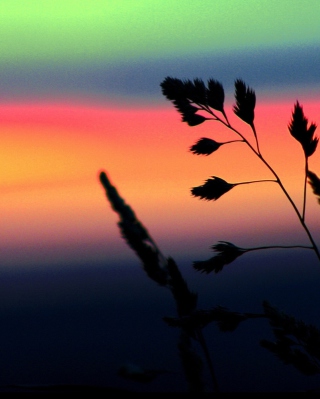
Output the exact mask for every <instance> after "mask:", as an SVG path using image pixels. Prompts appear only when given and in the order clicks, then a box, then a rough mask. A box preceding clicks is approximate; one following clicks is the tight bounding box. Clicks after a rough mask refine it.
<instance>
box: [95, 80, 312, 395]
mask: <svg viewBox="0 0 320 399" xmlns="http://www.w3.org/2000/svg"><path fill="white" fill-rule="evenodd" d="M160 86H161V89H162V94H163V95H164V96H165V97H166V98H167V99H168V100H169V101H171V102H172V103H173V105H174V107H175V108H176V110H177V111H178V112H179V113H180V114H181V117H182V122H185V123H187V124H188V125H189V126H191V127H195V126H197V125H200V124H202V123H207V122H212V121H213V122H215V123H219V124H222V125H223V126H224V127H225V128H226V129H229V130H231V131H232V132H233V133H234V134H235V136H236V137H235V139H234V140H229V141H225V142H217V141H215V140H214V139H211V138H207V137H202V138H201V139H199V140H198V141H197V142H196V143H195V144H194V145H192V146H191V147H190V151H191V152H192V153H193V154H195V155H198V156H203V155H204V156H211V155H212V154H213V153H215V152H216V151H218V150H219V148H220V147H221V146H222V145H227V144H232V143H234V142H241V143H243V145H246V146H248V147H249V149H250V150H251V151H252V152H253V153H254V154H255V155H256V156H257V157H258V158H259V160H260V161H261V162H262V163H263V164H264V166H265V167H266V169H267V170H269V172H271V174H272V175H273V179H262V180H254V181H243V182H235V183H229V182H226V181H225V180H224V179H222V178H220V177H217V176H211V177H210V178H209V179H207V180H206V181H205V183H204V184H203V185H200V186H196V187H193V188H192V189H191V194H192V195H193V196H194V197H196V198H199V199H201V200H206V201H216V200H218V199H219V198H220V197H222V196H223V195H226V194H227V193H228V192H229V191H230V190H231V189H234V188H235V187H236V186H238V185H245V184H257V183H266V184H270V183H274V184H277V185H278V187H279V188H280V190H281V191H282V193H283V194H284V196H285V197H286V199H287V201H288V203H289V204H290V206H291V207H292V209H293V211H294V213H295V215H296V217H297V218H298V220H299V222H300V224H301V227H302V229H303V230H304V232H305V233H306V235H307V237H308V240H309V242H310V245H309V246H306V245H289V246H288V245H286V246H283V245H273V246H260V247H251V248H250V247H248V248H241V247H238V246H236V245H235V244H233V243H231V242H228V241H219V242H218V243H216V244H214V245H213V246H212V247H211V249H212V250H213V251H214V252H215V255H214V256H213V257H211V258H210V259H208V260H198V261H194V262H193V268H194V269H195V270H196V271H199V272H203V273H205V274H209V273H212V272H214V273H218V272H222V270H223V269H224V267H225V266H226V265H228V264H230V263H232V262H234V261H235V260H236V259H237V258H238V257H239V256H243V255H244V254H246V253H248V252H251V251H258V250H260V251H264V250H267V249H273V248H280V249H281V248H285V249H288V248H291V249H295V248H302V249H305V250H309V251H310V250H311V251H313V253H314V254H315V256H316V257H317V259H318V260H319V262H320V252H319V249H318V246H317V244H316V242H315V240H314V238H313V236H312V234H311V232H310V229H309V227H308V225H307V223H306V220H305V212H306V193H307V183H308V182H309V184H310V186H311V188H312V190H313V193H314V195H316V196H317V197H318V201H319V203H320V179H319V178H318V176H317V175H316V174H315V173H314V172H312V171H310V170H309V164H308V160H309V157H310V156H312V155H313V154H314V153H315V151H316V149H317V145H318V138H317V137H316V136H315V131H316V128H317V126H316V124H315V123H311V124H309V123H308V119H307V118H306V116H305V115H304V111H303V108H302V106H301V105H300V103H299V102H298V101H297V102H296V103H295V104H294V109H293V111H292V117H291V120H290V122H289V124H288V130H289V133H290V134H291V136H292V137H293V138H294V139H295V140H297V141H298V142H299V143H300V145H301V147H302V150H303V158H304V170H305V173H304V181H303V186H302V192H303V205H302V209H301V210H299V209H298V206H297V205H296V203H295V202H294V201H293V199H292V197H291V196H290V194H289V192H288V191H287V189H286V187H285V186H284V184H283V182H282V181H281V179H280V177H279V176H278V174H277V172H276V171H275V169H274V168H273V167H272V166H271V165H270V164H269V162H268V161H267V160H266V159H265V157H264V156H263V153H262V150H261V149H260V145H259V137H258V133H257V131H256V128H255V125H254V111H255V106H256V95H255V92H254V90H253V89H252V88H250V87H249V86H247V84H246V83H245V82H243V80H241V79H237V80H235V83H234V86H235V93H234V97H235V105H234V106H233V112H234V114H235V115H236V116H237V117H238V118H240V119H241V120H242V121H243V122H244V123H246V124H248V125H249V126H250V128H251V130H252V134H253V137H254V143H255V144H254V145H252V144H251V142H250V140H249V138H247V137H246V136H245V135H244V134H243V133H241V132H240V131H239V130H237V129H235V128H234V127H233V126H232V125H231V124H230V122H229V119H228V117H227V113H226V111H225V109H224V99H225V93H224V88H223V85H222V84H221V83H220V82H218V81H216V80H214V79H209V80H208V81H207V84H205V83H204V82H203V81H202V80H201V79H194V80H193V81H191V80H181V79H177V78H172V77H166V78H165V79H164V80H163V81H162V83H161V85H160ZM100 182H101V184H102V186H103V187H104V189H105V191H106V195H107V198H108V200H109V202H110V204H111V206H112V208H113V210H114V211H115V212H116V213H117V214H118V216H119V219H120V220H119V223H118V225H119V228H120V231H121V235H122V237H123V238H124V239H125V240H126V242H127V244H128V245H129V246H130V247H131V248H132V249H133V250H134V251H135V253H136V254H137V256H138V257H139V258H140V260H141V262H142V266H143V269H144V270H145V272H146V274H147V275H148V277H149V278H151V279H152V280H153V281H154V282H156V283H157V284H158V285H160V286H163V287H165V288H167V289H168V290H169V291H170V292H171V295H172V296H173V298H174V300H175V303H176V309H177V316H176V317H164V321H165V322H166V323H167V324H168V326H170V327H172V328H179V329H180V339H179V343H178V348H179V353H180V358H181V361H182V366H183V370H184V373H185V377H186V380H187V382H188V386H189V391H190V392H204V391H205V384H204V381H203V377H202V371H203V367H204V363H203V361H202V358H201V357H200V355H199V354H198V352H197V351H196V350H195V348H194V345H193V344H198V345H199V346H200V348H201V350H202V355H203V357H204V359H205V362H206V365H207V367H208V369H209V372H210V375H211V379H212V389H213V391H215V392H219V391H220V389H219V383H218V381H217V378H216V374H215V371H214V366H213V362H212V359H211V354H210V353H209V351H208V347H207V344H206V341H205V339H204V336H203V333H202V331H203V329H204V328H205V327H206V326H207V325H208V324H210V323H216V324H217V325H218V327H219V329H220V331H234V330H235V329H237V327H238V326H239V324H240V323H242V322H244V321H246V320H249V319H267V320H268V321H269V325H270V327H271V329H272V332H273V335H274V340H273V341H270V340H265V339H262V340H261V341H260V344H261V346H262V347H263V348H265V349H267V350H268V351H270V352H271V353H273V354H274V355H275V356H276V357H278V358H279V359H280V360H281V361H282V362H283V363H285V364H291V365H293V366H294V367H295V368H296V369H297V370H299V372H301V373H302V374H304V375H316V374H320V330H319V329H318V328H317V327H316V326H314V325H309V324H306V323H304V322H303V321H300V320H296V319H295V318H294V317H293V316H290V315H287V314H286V313H284V312H281V311H279V310H278V309H277V308H276V307H274V306H272V305H271V304H270V303H269V302H268V301H264V302H263V303H262V310H261V312H260V313H250V312H243V313H240V312H234V311H232V310H229V309H227V308H225V307H221V306H215V307H212V308H211V309H208V310H203V309H198V306H197V294H196V293H194V292H191V291H190V290H189V288H188V285H187V283H186V281H185V280H184V278H183V276H182V275H181V273H180V271H179V268H178V266H177V264H176V262H175V261H174V260H173V258H171V257H168V258H167V257H165V256H164V255H163V254H162V253H161V251H160V249H159V248H158V246H157V245H156V243H155V242H154V240H153V239H152V237H151V235H150V234H149V232H148V231H147V229H146V228H145V227H144V226H143V224H142V223H141V222H140V221H139V220H138V219H137V217H136V215H135V213H134V211H133V210H132V209H131V207H130V206H129V205H128V204H127V203H126V202H125V201H124V199H123V198H122V197H121V196H120V194H119V193H118V191H117V189H116V188H115V187H114V186H113V185H112V183H111V181H110V179H109V177H108V176H107V174H106V172H104V171H102V172H101V173H100Z"/></svg>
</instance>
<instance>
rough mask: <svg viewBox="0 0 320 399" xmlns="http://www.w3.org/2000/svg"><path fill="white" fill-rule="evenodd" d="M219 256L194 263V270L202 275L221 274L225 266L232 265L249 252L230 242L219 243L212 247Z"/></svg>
mask: <svg viewBox="0 0 320 399" xmlns="http://www.w3.org/2000/svg"><path fill="white" fill-rule="evenodd" d="M211 248H212V249H213V250H214V251H215V252H218V255H216V256H213V257H212V258H210V259H208V260H204V261H195V262H193V267H194V269H196V270H198V271H200V272H201V273H207V274H209V273H211V272H213V271H214V272H215V273H219V272H220V271H221V270H222V269H223V268H224V266H226V265H228V264H229V263H232V262H233V261H234V260H235V259H237V258H238V257H239V256H241V255H242V254H244V253H245V252H247V250H245V249H242V248H239V247H237V246H236V245H234V244H232V243H231V242H228V241H219V243H218V244H215V245H213V246H212V247H211Z"/></svg>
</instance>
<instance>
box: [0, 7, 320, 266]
mask: <svg viewBox="0 0 320 399" xmlns="http://www.w3.org/2000/svg"><path fill="white" fill-rule="evenodd" d="M0 15H1V24H0V29H1V32H0V37H1V41H0V55H1V57H0V129H1V130H0V131H1V145H0V167H1V177H0V192H1V196H0V209H1V210H2V212H1V214H2V216H1V225H2V228H1V231H0V253H1V266H2V267H27V266H28V267H37V266H41V267H42V266H43V265H64V264H77V263H79V264H80V263H81V264H90V263H94V262H107V263H108V264H112V262H113V261H115V260H119V259H120V260H121V261H122V260H125V259H127V258H128V257H129V256H130V257H132V256H133V255H132V254H131V251H130V250H129V249H128V248H127V247H126V245H125V243H124V242H123V240H122V239H121V238H120V236H119V231H118V228H117V226H116V222H117V217H116V215H115V214H114V213H113V212H112V210H111V209H110V206H109V204H108V203H107V202H106V199H105V197H104V193H103V190H102V188H101V187H100V185H99V181H98V174H99V171H100V170H102V169H104V170H106V171H107V172H108V174H109V177H110V179H111V180H112V182H113V183H114V184H115V185H116V186H117V188H118V189H119V192H120V194H122V195H123V197H124V198H125V199H126V200H127V202H128V203H129V204H130V205H131V206H132V207H133V208H134V209H135V211H136V213H137V215H138V217H139V218H140V220H141V221H142V222H143V223H144V224H145V225H146V226H147V227H148V229H149V231H150V233H151V235H152V236H153V237H154V238H155V239H156V241H157V242H158V244H159V245H160V247H161V248H162V249H163V252H164V253H166V254H167V255H172V256H177V254H181V253H182V252H183V251H185V248H188V254H194V255H195V256H199V254H201V256H203V253H204V252H205V251H206V250H207V249H208V248H209V246H210V245H212V244H214V243H215V242H216V241H218V240H226V241H232V242H235V243H237V244H239V245H241V246H248V237H249V238H250V244H256V245H267V244H268V243H274V240H275V237H276V238H277V239H278V240H281V243H283V244H291V243H301V244H306V243H307V240H306V237H305V236H304V234H303V232H301V234H299V233H289V232H291V231H296V228H297V231H299V225H298V221H297V220H296V219H295V216H294V214H293V211H292V209H291V208H290V206H289V205H288V203H287V202H286V201H285V199H284V198H283V195H282V194H281V192H280V191H279V189H277V187H274V186H271V185H270V184H267V183H266V184H264V185H262V184H261V185H259V190H257V187H253V185H250V186H248V187H245V186H240V187H237V188H235V189H234V190H233V191H232V192H230V193H228V194H227V195H226V196H225V197H223V198H221V199H220V200H218V201H217V202H215V203H214V202H212V203H209V202H205V201H199V200H197V199H195V198H192V197H191V195H190V188H191V187H193V186H196V185H200V184H202V183H203V181H204V180H206V179H207V178H209V177H210V176H212V175H216V176H219V177H221V178H224V179H225V180H227V181H229V182H237V181H244V180H245V181H247V180H250V179H260V178H270V175H269V174H268V172H267V170H266V169H265V168H263V166H262V165H261V164H259V162H258V160H257V159H254V158H253V156H252V154H250V152H249V151H248V150H247V149H246V148H243V149H240V146H241V145H242V144H239V143H238V144H232V145H230V146H224V147H223V148H221V150H220V151H218V152H217V153H216V154H215V155H212V156H210V157H196V156H195V155H192V154H191V153H190V152H189V151H188V149H189V147H190V146H191V145H192V144H194V143H195V141H196V140H198V139H199V138H200V137H203V136H209V137H213V138H215V139H217V140H222V141H223V140H224V139H230V138H231V137H233V138H234V136H232V135H231V133H230V132H227V131H225V130H224V129H223V128H222V127H221V126H219V125H214V123H213V122H211V123H210V122H206V123H204V124H203V125H201V126H197V127H193V128H191V127H189V126H187V125H186V124H184V123H181V121H180V116H179V115H178V113H177V112H176V111H175V110H174V108H173V107H172V105H171V104H170V103H169V102H168V101H167V100H166V99H165V98H164V97H163V95H162V94H161V90H160V86H159V84H160V82H161V81H162V80H163V79H164V78H165V77H166V76H174V77H178V78H195V77H201V78H203V79H204V80H206V79H208V78H210V77H213V78H215V79H217V80H220V81H221V82H222V83H223V84H224V86H225V89H226V95H227V98H226V102H227V104H226V110H227V111H229V116H230V119H231V120H232V121H234V123H235V125H236V126H238V127H239V128H240V129H241V131H243V132H246V134H248V135H250V134H251V132H250V130H249V128H248V127H247V126H246V125H244V124H242V123H241V122H239V121H237V120H236V118H235V116H233V115H232V105H233V101H234V100H233V82H234V80H235V79H236V78H239V77H241V78H242V79H244V80H245V82H246V83H247V84H248V85H250V86H251V87H253V88H254V89H255V91H256V94H257V99H258V101H257V108H256V122H255V123H256V128H257V131H258V135H259V137H260V140H261V149H262V152H263V153H264V154H265V156H266V158H267V159H268V160H270V163H272V165H273V166H275V168H277V170H278V171H279V174H280V176H281V177H282V178H283V181H284V182H285V184H286V185H287V187H288V189H289V190H290V193H291V194H292V196H293V198H294V199H295V200H296V201H297V204H298V206H299V207H301V204H302V184H303V167H304V164H303V156H302V155H303V154H302V151H301V148H300V147H299V144H298V143H297V142H295V141H294V139H292V138H291V137H290V134H289V132H288V129H287V124H288V122H289V120H290V118H291V112H292V109H293V104H294V102H295V101H296V100H297V99H298V100H299V101H300V103H301V104H302V105H303V107H304V111H305V113H306V115H307V117H308V118H309V121H314V122H317V121H320V97H319V92H320V91H319V89H320V75H319V66H320V51H319V49H320V23H319V22H320V2H319V1H318V0H308V1H307V2H303V3H302V2H300V1H297V0H260V1H259V0H246V1H242V0H221V1H219V0H216V1H211V0H199V1H180V0H161V1H158V0H134V1H132V0H121V1H119V0H104V1H103V0H95V1H92V2H91V1H87V0H46V1H43V0H3V1H1V3H0ZM249 137H250V136H249ZM310 169H311V170H313V171H314V172H316V173H318V174H320V158H319V154H317V153H316V154H315V155H314V156H313V157H312V158H310ZM248 211H249V212H248ZM318 214H319V209H318V204H317V202H316V199H315V198H314V196H313V195H312V193H311V190H309V192H308V209H307V218H309V221H310V225H311V227H312V229H313V232H314V234H315V236H316V237H318V238H319V239H320V229H319V228H318V227H317V226H318V225H319V223H318V221H319V219H317V217H318ZM279 220H280V223H279ZM178 256H179V255H178Z"/></svg>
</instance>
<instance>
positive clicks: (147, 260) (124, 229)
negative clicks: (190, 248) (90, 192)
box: [99, 172, 169, 286]
mask: <svg viewBox="0 0 320 399" xmlns="http://www.w3.org/2000/svg"><path fill="white" fill-rule="evenodd" d="M99 178H100V182H101V184H102V186H103V187H104V189H105V190H106V195H107V198H108V200H109V202H110V204H111V206H112V209H113V210H114V211H115V212H116V213H117V214H118V216H119V219H120V221H119V222H118V226H119V228H120V231H121V235H122V237H123V238H124V239H125V240H126V242H127V244H128V245H129V247H130V248H132V249H133V250H134V251H135V252H136V254H137V255H138V257H139V258H140V259H141V261H142V264H143V268H144V270H145V272H146V273H147V275H148V276H149V277H150V278H151V279H152V280H154V281H155V282H157V283H158V284H159V285H162V286H165V285H167V282H168V278H169V276H168V272H167V270H166V265H162V264H161V263H163V256H162V254H161V253H160V251H159V250H158V248H157V247H156V245H155V243H154V241H153V240H152V238H151V237H150V235H149V233H148V231H147V229H146V228H145V227H144V226H143V225H142V223H140V221H139V220H138V219H137V217H136V215H135V213H134V212H133V210H132V209H131V207H130V206H129V205H127V204H126V203H125V201H124V200H123V199H122V198H121V196H120V195H119V194H118V191H117V189H116V188H115V187H114V186H113V185H112V184H111V183H110V180H109V179H108V177H107V175H106V173H105V172H101V173H100V176H99Z"/></svg>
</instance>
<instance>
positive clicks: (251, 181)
mask: <svg viewBox="0 0 320 399" xmlns="http://www.w3.org/2000/svg"><path fill="white" fill-rule="evenodd" d="M266 182H273V183H278V182H277V180H272V179H263V180H250V181H242V182H240V183H234V184H235V185H237V186H240V184H251V183H266Z"/></svg>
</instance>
